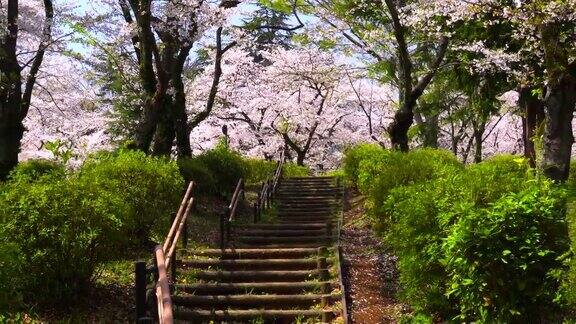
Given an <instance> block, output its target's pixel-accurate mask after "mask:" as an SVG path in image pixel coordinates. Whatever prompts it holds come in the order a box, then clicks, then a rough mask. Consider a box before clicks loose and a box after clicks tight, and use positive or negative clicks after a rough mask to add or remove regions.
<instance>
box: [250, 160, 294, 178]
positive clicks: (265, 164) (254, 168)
mask: <svg viewBox="0 0 576 324" xmlns="http://www.w3.org/2000/svg"><path fill="white" fill-rule="evenodd" d="M277 166H278V162H275V161H267V160H262V159H254V158H245V159H244V170H245V171H244V173H245V175H246V183H249V184H256V183H262V182H264V181H266V180H268V179H270V178H272V176H273V175H274V172H276V168H277ZM285 170H286V168H285Z"/></svg>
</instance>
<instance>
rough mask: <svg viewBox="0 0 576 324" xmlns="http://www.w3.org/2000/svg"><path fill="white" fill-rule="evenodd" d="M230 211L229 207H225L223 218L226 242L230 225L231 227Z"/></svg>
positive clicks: (228, 239) (228, 238) (228, 237)
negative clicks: (224, 216)
mask: <svg viewBox="0 0 576 324" xmlns="http://www.w3.org/2000/svg"><path fill="white" fill-rule="evenodd" d="M231 213H232V211H231V210H230V208H226V219H225V223H224V225H225V228H226V242H230V227H232V225H231V222H230V215H231Z"/></svg>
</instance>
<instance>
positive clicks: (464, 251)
mask: <svg viewBox="0 0 576 324" xmlns="http://www.w3.org/2000/svg"><path fill="white" fill-rule="evenodd" d="M528 182H529V184H528V185H527V186H528V188H526V189H524V190H523V191H521V192H517V193H510V194H506V195H504V196H502V197H501V198H500V199H498V200H497V201H495V202H493V204H491V206H489V207H487V208H474V209H468V210H467V211H466V213H463V214H462V216H461V217H459V219H458V220H457V222H456V223H455V224H454V226H453V227H452V228H451V229H450V231H449V233H448V235H447V237H446V242H445V245H444V253H445V256H446V260H445V262H446V268H447V271H448V277H449V281H448V284H449V287H450V288H449V292H448V295H450V296H451V297H453V298H455V299H457V300H458V301H459V313H460V315H459V317H458V319H459V320H463V321H467V320H476V321H478V320H480V321H482V322H529V321H531V320H533V319H535V318H539V317H540V318H542V317H543V315H544V314H549V313H554V311H553V310H554V308H555V307H554V306H555V305H554V299H555V297H556V291H557V290H558V286H559V283H558V280H557V279H556V278H554V277H553V276H551V274H552V272H553V271H554V270H557V269H559V268H561V267H562V263H561V261H560V260H559V257H560V256H561V255H562V254H563V253H564V252H565V251H566V250H567V247H568V237H567V233H566V225H565V220H564V215H565V208H566V201H565V195H564V193H563V191H562V190H559V189H558V188H555V187H553V185H552V184H551V183H550V182H548V181H545V180H542V181H536V180H528Z"/></svg>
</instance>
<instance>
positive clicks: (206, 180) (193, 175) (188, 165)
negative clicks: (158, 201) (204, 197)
mask: <svg viewBox="0 0 576 324" xmlns="http://www.w3.org/2000/svg"><path fill="white" fill-rule="evenodd" d="M178 166H179V168H180V173H181V174H182V176H183V177H184V179H186V181H194V183H195V185H196V188H197V191H196V192H199V193H215V192H216V179H215V178H214V175H213V173H212V170H210V168H209V167H208V166H207V165H205V164H204V163H203V162H202V161H200V160H198V159H194V158H191V159H180V160H178Z"/></svg>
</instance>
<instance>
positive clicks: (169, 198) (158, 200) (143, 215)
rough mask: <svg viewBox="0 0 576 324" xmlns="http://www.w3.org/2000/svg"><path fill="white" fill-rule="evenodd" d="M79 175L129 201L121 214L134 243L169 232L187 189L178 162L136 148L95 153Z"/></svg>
mask: <svg viewBox="0 0 576 324" xmlns="http://www.w3.org/2000/svg"><path fill="white" fill-rule="evenodd" d="M79 177H80V178H81V179H83V180H85V181H87V182H91V183H94V184H95V185H98V186H99V187H100V188H101V189H102V190H104V191H106V192H110V193H113V194H114V195H116V196H117V197H120V198H122V199H123V200H124V201H126V202H127V204H128V208H127V210H126V211H125V213H122V214H120V215H119V217H121V221H122V226H123V228H124V232H125V233H126V234H127V235H129V236H130V237H131V238H132V239H134V243H135V244H141V243H144V242H147V241H148V240H150V239H152V237H153V235H164V233H166V231H167V229H168V226H169V223H170V214H171V213H172V212H174V211H176V210H177V209H178V205H179V203H180V199H181V198H182V197H181V195H182V190H183V188H184V181H183V179H182V176H181V175H180V172H179V169H178V165H177V164H176V163H175V162H173V161H169V160H167V159H165V158H154V157H148V156H146V155H145V154H144V153H142V152H137V151H127V150H120V151H117V152H102V153H99V154H95V155H93V156H92V157H90V158H88V160H87V161H86V162H85V163H84V165H83V166H82V168H81V169H80V172H79Z"/></svg>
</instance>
